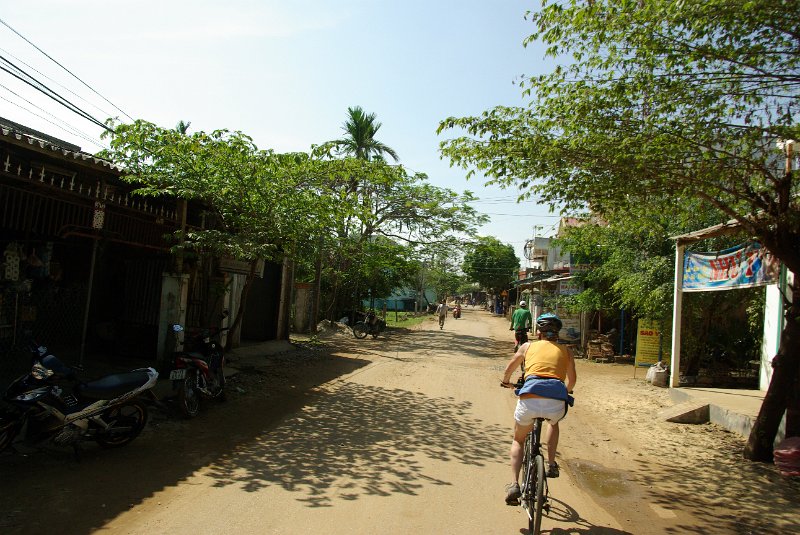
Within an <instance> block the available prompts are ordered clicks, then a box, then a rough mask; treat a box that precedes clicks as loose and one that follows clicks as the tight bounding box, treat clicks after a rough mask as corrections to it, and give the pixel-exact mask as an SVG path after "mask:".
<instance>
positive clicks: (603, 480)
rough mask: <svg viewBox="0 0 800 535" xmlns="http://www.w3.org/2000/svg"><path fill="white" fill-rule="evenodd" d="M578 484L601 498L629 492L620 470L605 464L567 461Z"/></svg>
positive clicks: (627, 483) (627, 484)
mask: <svg viewBox="0 0 800 535" xmlns="http://www.w3.org/2000/svg"><path fill="white" fill-rule="evenodd" d="M569 465H570V468H571V470H572V473H573V474H575V478H576V479H577V480H578V484H579V485H580V486H581V487H583V488H584V489H586V490H590V491H591V492H593V493H594V494H596V495H598V496H601V497H603V498H613V497H616V496H622V495H624V494H629V493H630V492H631V489H630V483H629V482H628V480H627V479H626V478H625V472H623V471H622V470H612V469H609V468H606V467H605V466H602V465H599V464H596V463H593V462H589V461H581V460H574V461H570V462H569Z"/></svg>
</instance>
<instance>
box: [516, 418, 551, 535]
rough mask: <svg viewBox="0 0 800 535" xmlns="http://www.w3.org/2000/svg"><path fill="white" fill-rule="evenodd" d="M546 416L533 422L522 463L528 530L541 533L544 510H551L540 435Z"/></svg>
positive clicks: (523, 492)
mask: <svg viewBox="0 0 800 535" xmlns="http://www.w3.org/2000/svg"><path fill="white" fill-rule="evenodd" d="M543 421H544V418H537V419H536V420H534V422H533V429H531V432H530V433H528V438H527V439H525V458H524V461H523V464H522V487H520V490H521V491H522V496H521V497H520V500H519V501H520V505H521V506H522V508H523V509H525V510H526V512H527V513H528V531H529V532H530V533H532V534H534V535H539V533H540V532H541V528H542V511H544V512H545V513H549V512H550V503H549V501H548V497H549V489H548V487H547V470H545V461H544V455H543V454H542V450H541V446H542V444H541V442H540V436H541V433H542V422H543Z"/></svg>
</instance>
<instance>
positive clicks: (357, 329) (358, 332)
mask: <svg viewBox="0 0 800 535" xmlns="http://www.w3.org/2000/svg"><path fill="white" fill-rule="evenodd" d="M385 328H386V322H385V321H384V320H383V319H382V318H379V317H378V315H377V314H376V313H375V311H374V310H369V311H367V313H366V314H364V321H358V322H356V323H355V325H353V334H354V335H355V337H356V338H366V337H367V335H368V334H371V335H372V337H373V338H377V337H378V334H380V333H381V332H383V330H384V329H385Z"/></svg>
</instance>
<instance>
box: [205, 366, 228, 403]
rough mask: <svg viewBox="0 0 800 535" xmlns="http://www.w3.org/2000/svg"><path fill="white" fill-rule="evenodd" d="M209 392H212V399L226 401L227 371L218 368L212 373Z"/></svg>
mask: <svg viewBox="0 0 800 535" xmlns="http://www.w3.org/2000/svg"><path fill="white" fill-rule="evenodd" d="M208 391H209V392H211V397H212V398H213V399H216V400H217V401H225V370H223V369H222V367H218V368H217V369H216V370H213V371H212V372H211V378H210V380H209V382H208Z"/></svg>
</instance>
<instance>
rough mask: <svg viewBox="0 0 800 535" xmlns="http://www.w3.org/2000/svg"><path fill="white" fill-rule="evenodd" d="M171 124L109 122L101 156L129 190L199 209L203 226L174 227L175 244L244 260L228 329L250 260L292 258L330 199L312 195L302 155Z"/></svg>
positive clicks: (314, 172) (311, 171)
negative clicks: (195, 205)
mask: <svg viewBox="0 0 800 535" xmlns="http://www.w3.org/2000/svg"><path fill="white" fill-rule="evenodd" d="M179 130H180V129H164V128H160V127H158V126H156V125H154V124H152V123H149V122H146V121H136V122H134V123H132V124H120V125H117V126H116V127H115V128H114V130H113V133H112V134H111V135H110V149H108V151H107V152H106V154H105V156H106V157H108V158H110V159H111V160H112V161H114V162H115V163H117V164H119V165H120V166H121V167H123V168H124V169H125V171H126V173H125V175H123V178H124V179H126V180H128V181H131V182H133V183H136V184H138V185H139V188H138V189H137V190H136V193H138V194H141V195H147V196H172V197H176V198H179V199H186V200H193V201H196V202H198V203H199V204H200V205H202V206H204V207H205V211H206V221H207V224H206V225H205V227H204V228H189V229H186V230H185V231H184V230H181V231H179V232H178V235H177V236H175V238H176V243H177V245H176V246H175V250H192V251H196V252H197V253H199V254H205V255H211V256H228V257H232V258H235V259H239V260H246V261H249V262H250V265H251V270H250V274H249V275H248V277H247V281H246V284H245V285H244V288H243V290H242V296H241V299H240V308H239V310H238V311H237V314H236V316H235V318H234V321H233V323H232V325H231V327H232V330H235V329H236V328H238V326H239V324H240V322H241V318H242V311H243V310H244V306H245V302H246V298H247V293H248V291H249V288H250V283H251V282H252V280H253V278H254V274H255V266H256V263H257V261H258V260H259V259H262V258H263V259H270V260H279V259H281V258H283V257H284V256H286V255H288V256H292V255H293V254H294V253H295V251H296V250H297V249H298V247H299V246H300V245H301V244H303V243H306V242H308V240H309V236H310V235H311V234H312V233H313V232H314V229H315V228H318V227H319V226H321V225H323V224H324V221H323V218H322V217H320V216H319V214H325V213H327V210H329V209H330V207H329V204H330V200H329V199H327V198H325V197H322V196H320V195H318V194H317V192H318V190H319V184H318V183H315V182H314V180H315V178H316V177H319V176H320V171H319V169H317V168H314V167H313V165H312V164H313V163H314V162H311V160H310V158H309V156H308V155H306V154H302V153H300V154H276V153H274V152H272V151H268V150H267V151H262V150H258V149H257V147H256V146H255V145H254V144H253V142H252V140H251V139H250V138H249V137H247V136H246V135H244V134H242V133H240V132H228V131H226V130H218V131H215V132H211V133H205V132H197V133H194V134H191V135H186V134H185V133H183V132H181V131H179ZM309 214H310V215H309ZM231 339H232V337H231V338H229V340H231Z"/></svg>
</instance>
